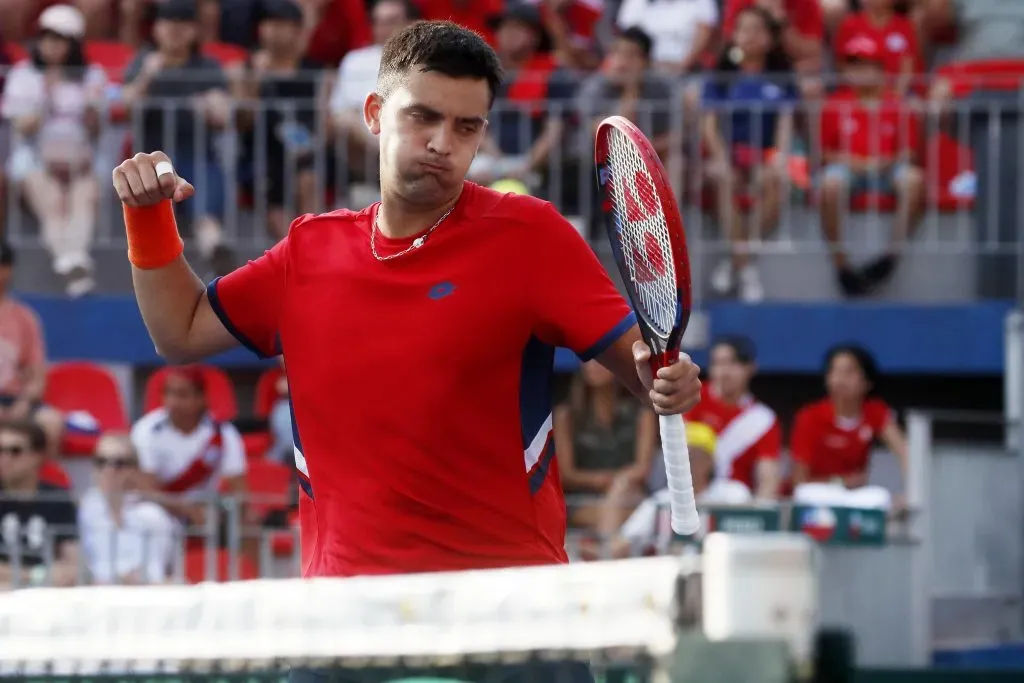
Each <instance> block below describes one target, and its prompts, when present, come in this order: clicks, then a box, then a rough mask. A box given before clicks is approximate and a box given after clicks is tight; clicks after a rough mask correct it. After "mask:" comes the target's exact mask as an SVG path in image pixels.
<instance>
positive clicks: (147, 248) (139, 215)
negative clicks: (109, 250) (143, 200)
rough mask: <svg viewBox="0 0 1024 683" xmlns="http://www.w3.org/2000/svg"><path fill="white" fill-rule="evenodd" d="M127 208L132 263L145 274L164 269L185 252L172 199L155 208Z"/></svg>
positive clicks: (130, 259) (125, 219) (126, 218)
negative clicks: (145, 271)
mask: <svg viewBox="0 0 1024 683" xmlns="http://www.w3.org/2000/svg"><path fill="white" fill-rule="evenodd" d="M123 208H124V227H125V230H126V231H127V233H128V260H129V261H131V263H132V265H133V266H135V267H136V268H140V269H142V270H153V269H156V268H163V267H164V266H166V265H168V264H169V263H170V262H171V261H173V260H174V259H176V258H178V257H179V256H181V253H182V252H183V251H185V243H184V242H182V240H181V235H179V234H178V224H177V222H176V221H175V220H174V207H173V205H172V204H171V200H170V199H165V200H164V201H162V202H160V203H159V204H157V205H155V206H125V207H123Z"/></svg>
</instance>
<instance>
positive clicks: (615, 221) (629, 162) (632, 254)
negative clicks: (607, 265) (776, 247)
mask: <svg viewBox="0 0 1024 683" xmlns="http://www.w3.org/2000/svg"><path fill="white" fill-rule="evenodd" d="M594 163H595V167H596V171H597V184H598V188H599V191H600V193H601V211H602V212H603V213H604V215H605V227H606V228H607V230H608V239H609V241H610V242H611V245H612V251H613V253H614V254H615V261H616V264H617V266H618V268H619V272H620V273H621V275H622V280H623V283H624V285H625V288H626V293H627V295H628V297H629V300H630V303H632V305H633V309H634V310H635V311H636V314H637V320H638V323H639V326H640V331H641V333H642V334H643V337H644V340H645V341H646V342H647V344H648V346H650V347H651V350H652V356H653V359H652V361H653V364H654V365H656V366H660V365H667V364H670V363H671V362H674V360H675V358H676V357H677V356H678V353H679V346H680V344H681V342H682V337H683V332H685V330H686V325H687V324H688V323H689V321H690V311H691V310H692V293H691V280H690V257H689V253H688V251H687V246H686V231H685V229H684V227H683V218H682V215H681V214H680V212H679V204H678V202H676V199H675V195H674V194H673V192H672V186H671V184H670V183H669V179H668V173H666V172H665V167H664V166H663V165H662V163H661V160H660V159H659V158H658V154H657V152H656V151H655V150H654V146H653V145H652V144H651V143H650V141H649V140H648V139H647V137H646V136H645V135H644V134H643V132H641V131H640V129H639V128H637V127H636V126H635V125H633V123H632V122H630V121H629V120H628V119H625V118H623V117H621V116H611V117H608V118H606V119H605V120H603V121H602V122H601V123H600V124H599V125H598V128H597V134H596V136H595V140H594Z"/></svg>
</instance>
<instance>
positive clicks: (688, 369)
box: [657, 354, 700, 379]
mask: <svg viewBox="0 0 1024 683" xmlns="http://www.w3.org/2000/svg"><path fill="white" fill-rule="evenodd" d="M699 375H700V366H698V365H697V364H696V363H694V362H693V361H692V360H690V357H689V356H687V355H686V354H682V355H681V356H679V360H678V361H676V362H675V363H673V364H672V365H667V366H665V367H663V368H659V369H658V375H657V376H658V377H660V378H662V379H683V378H686V377H697V376H699Z"/></svg>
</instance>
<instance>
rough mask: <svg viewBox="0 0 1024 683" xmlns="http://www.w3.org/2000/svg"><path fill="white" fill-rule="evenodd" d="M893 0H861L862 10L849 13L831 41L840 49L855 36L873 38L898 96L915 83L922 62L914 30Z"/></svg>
mask: <svg viewBox="0 0 1024 683" xmlns="http://www.w3.org/2000/svg"><path fill="white" fill-rule="evenodd" d="M895 5H896V1H895V0H861V11H860V12H855V13H853V14H850V15H848V16H847V17H846V18H845V19H843V22H842V23H841V24H839V28H838V29H836V35H835V40H834V41H833V42H834V44H835V45H836V46H837V47H838V48H839V49H838V52H839V54H837V55H836V57H837V59H839V60H842V58H843V55H842V50H843V47H844V46H845V45H847V44H848V43H849V42H850V41H851V40H853V39H854V38H858V37H865V38H870V39H871V40H874V41H875V44H876V45H877V46H878V51H879V53H880V54H881V59H882V67H883V68H884V69H885V73H886V75H887V76H888V77H889V80H890V83H891V84H892V85H893V86H894V89H895V91H896V92H897V93H898V94H900V95H905V94H906V93H907V91H908V90H909V89H910V88H911V86H913V85H914V76H915V74H918V73H924V70H925V65H924V60H923V58H922V55H921V48H920V45H919V44H918V40H917V29H915V28H914V24H913V22H912V21H910V19H908V18H907V17H905V16H903V15H900V14H897V13H896V8H895Z"/></svg>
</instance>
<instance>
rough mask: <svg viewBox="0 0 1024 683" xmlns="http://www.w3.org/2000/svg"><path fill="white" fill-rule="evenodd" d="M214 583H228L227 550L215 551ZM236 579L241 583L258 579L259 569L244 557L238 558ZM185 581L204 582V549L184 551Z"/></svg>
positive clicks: (228, 558) (228, 561) (228, 556)
mask: <svg viewBox="0 0 1024 683" xmlns="http://www.w3.org/2000/svg"><path fill="white" fill-rule="evenodd" d="M215 552H216V553H217V576H216V579H215V580H216V581H228V580H229V579H228V577H229V576H230V575H231V572H230V567H231V561H230V559H231V558H230V555H229V554H228V551H227V550H217V551H215ZM238 578H239V579H240V580H242V581H246V580H249V579H258V578H259V569H258V568H257V567H256V565H255V564H254V563H253V561H252V560H250V559H249V558H248V557H246V556H245V555H240V556H239V557H238ZM185 580H186V581H188V582H189V583H202V582H203V581H206V548H202V547H199V548H191V549H189V550H187V551H185Z"/></svg>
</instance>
